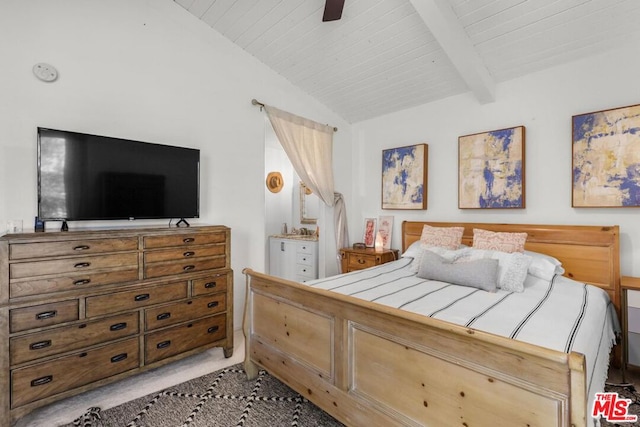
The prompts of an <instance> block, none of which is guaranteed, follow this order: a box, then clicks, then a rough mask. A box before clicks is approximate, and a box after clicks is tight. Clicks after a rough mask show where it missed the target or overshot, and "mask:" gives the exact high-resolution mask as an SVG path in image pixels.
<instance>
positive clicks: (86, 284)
mask: <svg viewBox="0 0 640 427" xmlns="http://www.w3.org/2000/svg"><path fill="white" fill-rule="evenodd" d="M135 280H138V268H137V266H136V267H134V268H130V269H127V270H116V271H110V272H108V273H83V274H69V275H62V276H55V277H50V278H46V279H35V280H33V279H26V280H25V279H22V280H19V281H17V280H13V281H11V283H10V285H9V296H10V297H11V298H17V297H24V296H27V295H40V294H48V293H51V292H59V291H71V290H74V291H75V290H85V289H88V288H91V287H93V286H98V285H108V284H112V283H124V282H132V281H135Z"/></svg>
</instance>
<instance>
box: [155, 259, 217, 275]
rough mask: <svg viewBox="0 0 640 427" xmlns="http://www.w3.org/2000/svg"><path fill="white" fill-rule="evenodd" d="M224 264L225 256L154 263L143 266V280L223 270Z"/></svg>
mask: <svg viewBox="0 0 640 427" xmlns="http://www.w3.org/2000/svg"><path fill="white" fill-rule="evenodd" d="M226 263H227V258H226V257H225V256H220V257H216V258H196V259H190V260H185V261H164V262H156V263H153V264H146V265H145V267H144V277H145V279H150V278H153V277H162V276H171V275H173V274H181V273H194V272H198V271H205V270H211V269H214V268H223V267H226Z"/></svg>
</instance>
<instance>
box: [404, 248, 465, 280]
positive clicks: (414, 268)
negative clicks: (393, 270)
mask: <svg viewBox="0 0 640 427" xmlns="http://www.w3.org/2000/svg"><path fill="white" fill-rule="evenodd" d="M467 249H469V248H468V247H464V248H462V249H457V250H455V251H454V250H451V249H446V248H443V247H440V246H428V245H425V244H424V243H420V249H419V252H418V253H417V254H416V256H415V257H414V258H413V262H412V263H411V265H410V266H409V271H411V272H413V273H417V272H418V269H419V268H420V264H421V262H422V254H424V252H425V251H429V252H432V253H435V254H437V255H440V256H441V257H443V258H444V259H446V260H447V261H449V262H454V261H456V260H457V259H458V258H460V257H462V256H463V255H464V253H465V252H466V250H467Z"/></svg>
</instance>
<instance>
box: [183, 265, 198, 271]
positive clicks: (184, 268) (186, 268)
mask: <svg viewBox="0 0 640 427" xmlns="http://www.w3.org/2000/svg"><path fill="white" fill-rule="evenodd" d="M194 268H196V266H195V265H185V266H184V267H182V269H183V270H184V271H190V270H193V269H194Z"/></svg>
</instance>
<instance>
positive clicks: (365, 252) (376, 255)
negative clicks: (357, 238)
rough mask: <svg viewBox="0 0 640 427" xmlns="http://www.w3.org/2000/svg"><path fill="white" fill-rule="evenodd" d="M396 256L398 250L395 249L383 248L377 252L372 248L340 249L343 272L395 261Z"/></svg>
mask: <svg viewBox="0 0 640 427" xmlns="http://www.w3.org/2000/svg"><path fill="white" fill-rule="evenodd" d="M398 256H399V251H398V250H397V249H385V250H383V251H381V252H377V251H376V250H375V249H374V248H366V249H351V248H343V249H340V258H341V259H342V272H343V273H348V272H350V271H355V270H363V269H365V268H369V267H373V266H376V265H380V264H384V263H386V262H390V261H395V260H397V259H398Z"/></svg>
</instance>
